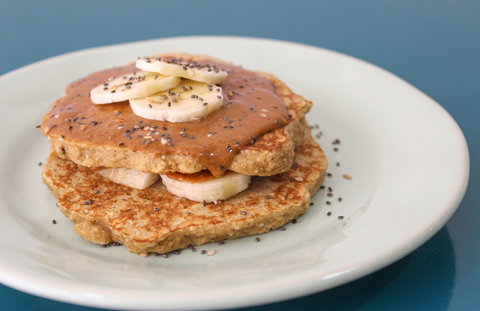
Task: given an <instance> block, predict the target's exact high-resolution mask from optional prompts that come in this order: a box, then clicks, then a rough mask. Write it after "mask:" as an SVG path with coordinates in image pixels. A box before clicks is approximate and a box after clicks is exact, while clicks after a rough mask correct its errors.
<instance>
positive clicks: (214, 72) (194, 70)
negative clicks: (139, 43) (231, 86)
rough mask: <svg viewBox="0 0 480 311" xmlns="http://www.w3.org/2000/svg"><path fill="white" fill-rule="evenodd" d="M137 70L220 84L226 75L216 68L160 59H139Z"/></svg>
mask: <svg viewBox="0 0 480 311" xmlns="http://www.w3.org/2000/svg"><path fill="white" fill-rule="evenodd" d="M136 66H137V68H139V69H141V70H145V71H153V72H158V73H161V74H162V75H165V76H176V77H182V78H185V79H190V80H194V81H199V82H205V83H214V84H221V83H222V82H223V81H225V79H226V78H227V75H228V73H227V72H226V71H223V70H222V69H220V68H218V67H217V66H210V65H200V64H197V63H196V62H184V61H180V60H175V59H173V60H165V59H161V58H148V57H145V58H139V59H138V60H137V63H136Z"/></svg>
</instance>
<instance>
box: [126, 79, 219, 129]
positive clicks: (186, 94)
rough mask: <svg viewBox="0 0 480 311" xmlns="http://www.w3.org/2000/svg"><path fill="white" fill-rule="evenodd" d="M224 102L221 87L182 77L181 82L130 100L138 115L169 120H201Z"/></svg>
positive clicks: (133, 109)
mask: <svg viewBox="0 0 480 311" xmlns="http://www.w3.org/2000/svg"><path fill="white" fill-rule="evenodd" d="M222 104H223V95H222V88H221V87H219V86H216V85H212V84H207V83H203V82H197V81H191V80H182V82H181V83H180V84H179V86H177V87H175V88H173V89H170V90H167V91H163V92H159V93H155V94H153V95H150V96H147V97H145V98H139V99H131V100H130V107H131V108H132V111H133V113H135V114H136V115H137V116H139V117H142V118H145V119H150V120H157V121H169V122H188V121H193V120H199V119H201V118H204V117H206V116H208V115H209V114H211V113H212V112H214V111H216V110H217V109H219V108H220V107H221V106H222Z"/></svg>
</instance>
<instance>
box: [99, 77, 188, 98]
mask: <svg viewBox="0 0 480 311" xmlns="http://www.w3.org/2000/svg"><path fill="white" fill-rule="evenodd" d="M180 81H181V78H179V77H167V76H163V75H160V74H158V73H155V72H146V71H137V72H133V73H131V74H126V75H123V76H121V77H116V78H110V79H109V80H108V81H107V82H105V83H103V84H100V85H99V86H97V87H95V88H94V89H93V90H92V91H91V92H90V98H91V100H92V102H93V103H94V104H109V103H114V102H121V101H124V100H129V99H133V98H140V97H145V96H148V95H150V94H153V93H156V92H160V91H164V90H167V89H171V88H174V87H175V86H177V85H178V84H179V83H180Z"/></svg>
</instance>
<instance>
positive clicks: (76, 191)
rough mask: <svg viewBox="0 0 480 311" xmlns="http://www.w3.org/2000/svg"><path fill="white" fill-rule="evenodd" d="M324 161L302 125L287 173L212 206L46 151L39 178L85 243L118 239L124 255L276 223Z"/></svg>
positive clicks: (297, 204)
mask: <svg viewBox="0 0 480 311" xmlns="http://www.w3.org/2000/svg"><path fill="white" fill-rule="evenodd" d="M327 164H328V162H327V159H326V157H325V155H324V153H323V151H322V149H321V148H320V146H319V145H318V144H317V143H316V142H315V140H314V139H313V137H312V135H311V133H310V131H309V130H308V129H307V132H306V133H305V139H304V141H303V143H302V145H301V146H300V147H299V148H298V149H297V150H296V153H295V162H294V165H293V166H292V168H291V169H290V170H289V171H288V172H285V173H282V174H278V175H274V176H269V177H253V178H252V180H251V184H250V186H249V187H248V189H247V190H245V191H243V192H241V193H239V194H237V195H236V196H234V197H232V198H230V199H228V200H225V201H221V202H217V204H214V203H207V204H203V203H199V202H194V201H190V200H188V199H185V198H181V197H177V196H175V195H173V194H171V193H169V192H168V191H167V190H166V188H165V187H164V186H163V184H162V182H161V181H158V182H157V183H156V184H154V185H153V186H151V187H150V188H147V189H144V190H137V189H132V188H128V187H126V186H123V185H120V184H116V183H113V182H111V181H109V180H106V179H104V178H103V177H102V176H100V175H99V174H97V173H95V172H94V171H92V170H91V169H89V168H86V167H83V166H80V165H77V164H75V163H74V162H71V161H69V160H64V159H61V158H59V157H58V156H57V154H56V153H55V152H54V151H53V150H51V152H50V155H49V158H48V160H47V162H46V163H45V165H44V167H43V173H42V178H43V182H44V183H45V184H46V185H47V186H48V187H49V188H50V190H51V191H52V192H53V194H54V195H55V197H56V198H57V200H58V207H59V208H60V210H61V211H62V212H63V214H65V216H67V217H68V218H69V219H70V220H71V221H72V222H73V223H74V224H75V226H74V230H75V232H76V233H78V234H79V235H81V236H83V237H84V238H85V239H86V240H88V241H91V242H94V243H97V244H108V243H110V242H117V243H121V244H123V245H124V246H126V247H127V249H128V250H129V251H130V252H132V253H151V252H157V253H167V252H170V251H173V250H177V249H182V248H186V247H188V246H189V245H201V244H205V243H209V242H216V241H221V240H225V239H235V238H239V237H242V236H247V235H255V234H260V233H265V232H268V231H270V230H273V229H276V228H278V227H281V226H283V225H284V224H286V223H287V222H289V221H291V220H293V219H295V218H296V217H298V216H300V215H301V214H303V213H305V212H306V211H307V209H308V207H309V205H310V198H311V196H312V195H313V194H314V193H315V192H316V191H317V189H318V188H319V187H320V185H321V184H322V183H323V181H324V179H325V174H326V168H327Z"/></svg>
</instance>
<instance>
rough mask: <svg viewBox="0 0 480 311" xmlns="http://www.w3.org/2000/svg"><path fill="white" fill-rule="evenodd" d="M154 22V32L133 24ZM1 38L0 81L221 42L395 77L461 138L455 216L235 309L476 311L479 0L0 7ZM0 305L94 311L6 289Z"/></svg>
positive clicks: (21, 3)
mask: <svg viewBox="0 0 480 311" xmlns="http://www.w3.org/2000/svg"><path fill="white" fill-rule="evenodd" d="M177 13H178V14H177ZM152 21H155V22H158V23H159V25H160V26H159V27H143V26H142V24H143V23H144V22H152ZM0 31H1V32H0V74H4V73H7V72H9V71H11V70H14V69H16V68H19V67H22V66H25V65H28V64H30V63H33V62H36V61H39V60H42V59H45V58H48V57H52V56H56V55H59V54H62V53H67V52H71V51H75V50H79V49H85V48H90V47H95V46H102V45H108V44H115V43H124V42H132V41H139V40H147V39H155V38H162V37H173V36H187V35H188V36H191V35H228V36H248V37H261V38H273V39H280V40H286V41H294V42H300V43H305V44H309V45H314V46H319V47H323V48H327V49H331V50H335V51H339V52H342V53H345V54H349V55H352V56H354V57H357V58H360V59H363V60H366V61H368V62H371V63H373V64H376V65H378V66H380V67H383V68H385V69H386V70H388V71H390V72H393V73H394V74H396V75H398V76H400V77H401V78H403V79H405V80H406V81H408V82H410V83H411V84H413V85H414V86H416V87H417V88H419V89H420V90H422V91H423V92H424V93H426V94H427V95H428V96H430V97H431V98H433V99H434V100H435V101H437V102H438V103H439V104H440V105H442V106H443V107H444V108H445V109H446V110H447V111H448V112H449V113H450V114H451V115H452V116H453V118H454V119H455V120H456V121H457V123H458V124H459V125H460V127H461V129H462V131H463V133H464V135H465V137H466V139H467V143H468V146H469V152H470V161H471V163H470V164H471V171H470V183H469V186H468V189H467V193H466V195H465V197H464V199H463V202H462V203H461V205H460V207H459V209H458V210H457V212H456V213H455V214H454V216H453V217H452V218H451V219H450V221H448V223H447V225H446V226H445V227H443V228H442V229H441V230H440V231H439V232H438V233H437V234H436V235H435V236H434V237H433V238H432V239H431V240H429V241H428V242H427V243H425V244H424V245H423V246H421V247H420V248H419V249H417V250H416V251H414V252H413V253H411V254H410V255H408V256H406V257H405V258H403V259H401V260H399V261H398V262H396V263H394V264H392V265H390V266H388V267H386V268H384V269H382V270H380V271H378V272H375V273H373V274H371V275H369V276H366V277H364V278H362V279H359V280H356V281H354V282H351V283H349V284H346V285H343V286H340V287H337V288H334V289H331V290H328V291H325V292H321V293H317V294H313V295H309V296H306V297H302V298H297V299H293V300H289V301H285V302H279V303H274V304H269V305H265V306H256V307H251V308H246V309H242V310H319V309H322V310H334V309H335V310H480V292H479V288H480V230H478V225H479V224H480V210H479V205H480V203H479V202H480V194H479V193H480V192H479V190H480V187H479V186H480V168H479V167H480V157H479V155H480V122H479V120H480V1H447V0H438V1H430V0H428V1H426V0H425V1H373V0H366V1H278V0H277V1H182V2H179V1H177V2H175V1H128V2H127V1H92V0H84V1H81V2H80V1H76V2H74V1H35V2H34V1H26V0H17V1H6V0H0ZM0 256H1V250H0ZM0 309H1V310H97V309H94V308H88V307H83V306H76V305H70V304H66V303H61V302H57V301H52V300H48V299H44V298H40V297H36V296H32V295H29V294H26V293H23V292H20V291H17V290H14V289H11V288H9V287H7V286H4V285H0Z"/></svg>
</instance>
